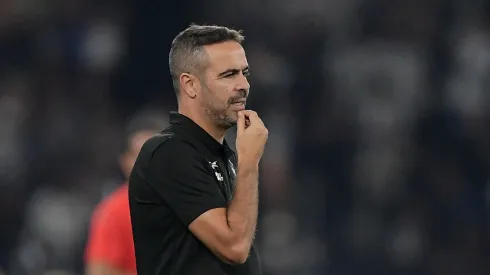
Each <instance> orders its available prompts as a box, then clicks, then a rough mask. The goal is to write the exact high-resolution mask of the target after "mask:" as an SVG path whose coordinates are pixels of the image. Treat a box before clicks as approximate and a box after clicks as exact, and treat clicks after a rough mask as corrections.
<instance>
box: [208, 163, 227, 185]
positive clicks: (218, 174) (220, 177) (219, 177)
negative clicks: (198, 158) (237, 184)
mask: <svg viewBox="0 0 490 275" xmlns="http://www.w3.org/2000/svg"><path fill="white" fill-rule="evenodd" d="M209 164H210V165H211V168H212V169H213V170H214V175H215V176H216V179H217V180H218V181H221V182H222V181H224V178H223V176H222V175H221V173H220V172H218V171H216V168H218V161H213V162H211V161H210V162H209Z"/></svg>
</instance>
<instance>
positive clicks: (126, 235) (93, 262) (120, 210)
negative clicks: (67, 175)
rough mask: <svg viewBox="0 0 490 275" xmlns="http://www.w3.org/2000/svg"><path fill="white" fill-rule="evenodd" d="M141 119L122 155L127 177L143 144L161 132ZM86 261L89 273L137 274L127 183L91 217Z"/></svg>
mask: <svg viewBox="0 0 490 275" xmlns="http://www.w3.org/2000/svg"><path fill="white" fill-rule="evenodd" d="M141 120H142V119H135V120H134V121H133V122H132V123H130V125H129V126H128V128H129V129H128V130H127V132H128V133H127V140H126V142H125V147H124V148H125V149H124V150H123V154H122V156H121V158H120V165H121V170H122V172H123V173H124V176H125V177H126V178H127V177H128V176H129V174H130V173H131V169H132V168H133V165H134V162H135V160H136V157H137V156H138V153H139V151H140V150H141V147H142V146H143V143H144V142H145V141H146V140H148V139H149V138H150V137H151V136H152V135H154V134H155V133H157V132H158V130H156V129H158V128H156V127H157V126H156V125H153V124H156V123H153V122H151V120H149V119H147V120H145V122H143V121H141ZM150 124H152V125H150ZM160 126H163V125H160ZM160 129H161V128H160ZM85 260H86V274H87V275H131V274H136V259H135V256H134V245H133V234H132V229H131V218H130V214H129V201H128V186H127V184H124V185H122V186H121V187H119V188H118V189H117V190H116V191H115V192H113V193H112V194H110V195H109V196H108V197H107V198H106V199H104V200H103V201H102V202H101V203H100V204H99V205H98V206H97V208H96V210H95V212H94V214H93V217H92V222H91V227H90V232H89V239H88V243H87V247H86V257H85Z"/></svg>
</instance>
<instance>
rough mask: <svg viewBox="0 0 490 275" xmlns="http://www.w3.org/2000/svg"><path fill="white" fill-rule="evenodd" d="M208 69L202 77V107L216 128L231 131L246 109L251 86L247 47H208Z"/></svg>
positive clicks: (234, 45) (215, 45)
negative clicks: (246, 54)
mask: <svg viewBox="0 0 490 275" xmlns="http://www.w3.org/2000/svg"><path fill="white" fill-rule="evenodd" d="M205 51H206V54H207V59H208V63H207V67H206V69H205V71H204V73H203V75H202V78H201V84H202V86H201V87H202V89H201V93H200V98H201V101H200V103H201V105H202V107H203V108H204V109H205V111H206V113H207V114H208V116H209V118H210V119H212V120H213V122H214V123H215V125H217V126H219V127H221V128H224V129H228V128H230V127H233V126H234V125H235V124H236V121H237V119H238V112H239V111H241V110H244V109H245V104H246V99H247V97H248V93H249V89H250V84H249V83H248V80H247V76H248V73H249V72H248V62H247V58H246V56H245V51H244V50H243V47H242V46H241V45H240V44H239V43H237V42H234V41H230V42H224V43H220V44H214V45H209V46H205Z"/></svg>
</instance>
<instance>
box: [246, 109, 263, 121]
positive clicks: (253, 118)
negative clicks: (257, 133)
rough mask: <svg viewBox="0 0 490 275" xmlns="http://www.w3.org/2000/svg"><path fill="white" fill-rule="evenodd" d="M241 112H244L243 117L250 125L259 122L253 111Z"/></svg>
mask: <svg viewBox="0 0 490 275" xmlns="http://www.w3.org/2000/svg"><path fill="white" fill-rule="evenodd" d="M243 112H244V114H245V116H246V117H247V118H248V119H249V120H250V122H251V123H253V122H254V121H257V120H260V118H259V115H258V114H257V113H256V112H254V111H251V110H246V111H243Z"/></svg>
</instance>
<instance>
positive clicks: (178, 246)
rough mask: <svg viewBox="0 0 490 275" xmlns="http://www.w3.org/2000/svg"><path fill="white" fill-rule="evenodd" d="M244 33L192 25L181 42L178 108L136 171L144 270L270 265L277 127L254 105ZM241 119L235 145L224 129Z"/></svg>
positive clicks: (137, 230)
mask: <svg viewBox="0 0 490 275" xmlns="http://www.w3.org/2000/svg"><path fill="white" fill-rule="evenodd" d="M243 39H244V38H243V36H242V35H241V33H240V32H239V31H236V30H232V29H229V28H226V27H221V26H199V25H191V26H190V27H189V28H187V29H186V30H184V31H183V32H181V33H180V34H179V35H177V37H176V38H175V39H174V41H173V42H172V46H171V50H170V54H169V65H170V72H171V75H172V79H173V83H174V88H175V91H176V94H177V100H178V106H179V107H178V112H172V113H171V114H170V126H169V127H168V128H166V129H165V130H163V131H162V132H160V133H159V134H157V135H155V136H154V137H152V138H150V139H149V140H148V141H147V142H146V143H145V144H144V145H143V147H142V150H141V152H140V154H139V156H138V158H137V160H136V163H135V165H134V167H133V170H132V173H131V175H130V179H129V201H130V212H131V222H132V227H133V238H134V245H135V253H136V263H137V270H138V274H145V275H146V274H148V275H149V274H162V275H163V274H165V275H170V274H172V275H191V274H192V275H198V274H202V275H210V274H213V275H221V274H222V275H235V274H236V275H252V274H253V275H256V274H257V275H258V274H261V267H260V260H259V256H258V254H257V251H256V249H255V246H254V237H255V230H256V224H257V215H258V171H259V162H260V159H261V158H262V154H263V152H264V147H265V144H266V142H267V138H268V132H267V128H266V127H265V126H264V123H263V122H262V120H261V119H260V118H259V116H258V115H257V113H255V112H253V111H250V110H245V105H246V100H247V97H248V95H249V88H250V85H249V82H248V80H247V76H248V74H249V68H248V63H247V58H246V55H245V51H244V49H243V47H242V42H243ZM235 125H236V126H237V140H236V151H237V152H236V153H235V152H234V151H233V150H232V149H230V147H229V146H228V144H227V142H226V140H225V139H224V136H225V132H226V131H227V130H228V129H229V128H231V127H233V126H235Z"/></svg>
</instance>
